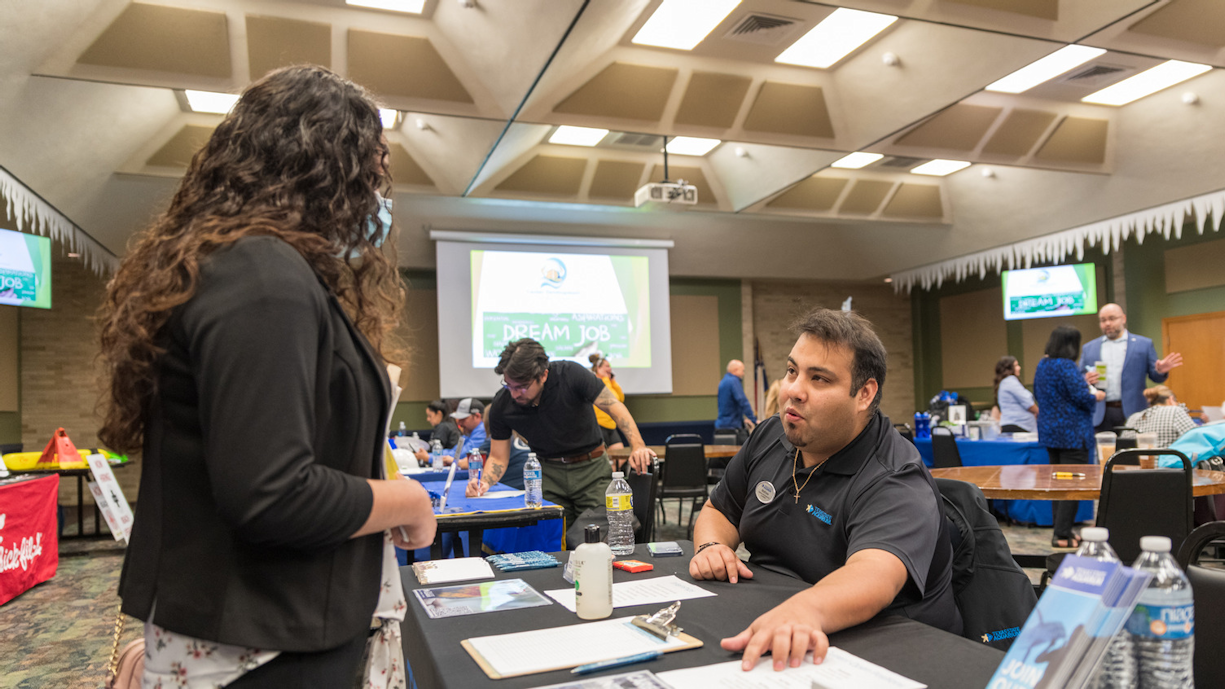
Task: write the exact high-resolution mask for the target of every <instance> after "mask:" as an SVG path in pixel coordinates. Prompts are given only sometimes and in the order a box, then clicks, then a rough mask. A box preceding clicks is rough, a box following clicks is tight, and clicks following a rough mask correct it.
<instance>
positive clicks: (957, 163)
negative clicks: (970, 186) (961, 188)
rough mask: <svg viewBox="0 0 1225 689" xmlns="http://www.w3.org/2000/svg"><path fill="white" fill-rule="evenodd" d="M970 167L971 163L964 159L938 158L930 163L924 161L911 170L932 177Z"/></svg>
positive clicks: (913, 172)
mask: <svg viewBox="0 0 1225 689" xmlns="http://www.w3.org/2000/svg"><path fill="white" fill-rule="evenodd" d="M968 167H970V164H969V163H967V162H966V161H964V160H944V159H941V158H938V159H936V160H933V161H931V162H928V163H923V164H922V165H920V166H919V167H916V168H911V170H910V172H911V173H912V174H916V175H930V176H932V177H943V176H945V175H951V174H953V173H954V172H957V171H958V170H964V169H966V168H968Z"/></svg>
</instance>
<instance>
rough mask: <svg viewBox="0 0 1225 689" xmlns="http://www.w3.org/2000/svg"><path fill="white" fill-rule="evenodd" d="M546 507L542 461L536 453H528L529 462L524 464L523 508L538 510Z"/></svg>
mask: <svg viewBox="0 0 1225 689" xmlns="http://www.w3.org/2000/svg"><path fill="white" fill-rule="evenodd" d="M542 505H544V494H543V479H542V478H541V475H540V460H538V459H536V453H535V452H529V453H527V461H526V462H524V463H523V506H524V507H526V508H528V509H530V510H534V509H538V508H539V507H541V506H542Z"/></svg>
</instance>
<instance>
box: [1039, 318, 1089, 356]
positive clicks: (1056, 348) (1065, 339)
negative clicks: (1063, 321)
mask: <svg viewBox="0 0 1225 689" xmlns="http://www.w3.org/2000/svg"><path fill="white" fill-rule="evenodd" d="M1043 354H1046V355H1047V356H1049V357H1050V358H1052V359H1071V360H1072V361H1076V360H1077V359H1079V358H1080V331H1079V330H1077V329H1076V328H1073V327H1072V326H1070V325H1061V326H1059V327H1058V328H1055V329H1054V330H1052V331H1051V338H1050V339H1049V340H1047V341H1046V351H1044V352H1043Z"/></svg>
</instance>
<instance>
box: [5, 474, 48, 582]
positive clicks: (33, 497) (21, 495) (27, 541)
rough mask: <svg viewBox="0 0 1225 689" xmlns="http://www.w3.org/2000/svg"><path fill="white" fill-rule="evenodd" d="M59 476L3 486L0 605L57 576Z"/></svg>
mask: <svg viewBox="0 0 1225 689" xmlns="http://www.w3.org/2000/svg"><path fill="white" fill-rule="evenodd" d="M59 488H60V477H59V476H58V475H54V474H53V475H51V476H44V477H42V478H37V479H32V480H29V481H19V482H17V483H11V484H7V485H0V605H3V604H4V603H7V602H8V601H10V600H12V599H14V598H16V597H17V596H19V595H21V594H22V593H23V592H24V591H26V590H28V589H29V588H31V587H32V586H34V585H35V584H38V583H41V582H44V581H46V580H48V579H50V578H51V577H53V576H55V570H56V568H58V567H59V563H60V557H59V541H58V540H57V537H56V512H55V510H56V503H57V498H58V495H59Z"/></svg>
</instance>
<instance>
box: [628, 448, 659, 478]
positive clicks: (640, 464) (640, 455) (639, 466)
mask: <svg viewBox="0 0 1225 689" xmlns="http://www.w3.org/2000/svg"><path fill="white" fill-rule="evenodd" d="M654 461H655V452H653V451H652V450H651V448H649V447H647V446H646V445H639V446H638V447H636V448H634V449H633V451H631V452H630V457H629V464H630V468H631V469H633V470H634V471H637V472H638V473H640V474H645V473H646V472H647V469H648V468H650V466H651V463H652V462H654Z"/></svg>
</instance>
